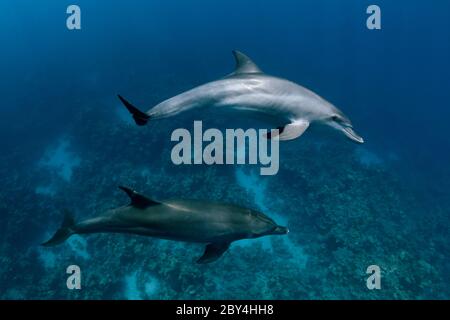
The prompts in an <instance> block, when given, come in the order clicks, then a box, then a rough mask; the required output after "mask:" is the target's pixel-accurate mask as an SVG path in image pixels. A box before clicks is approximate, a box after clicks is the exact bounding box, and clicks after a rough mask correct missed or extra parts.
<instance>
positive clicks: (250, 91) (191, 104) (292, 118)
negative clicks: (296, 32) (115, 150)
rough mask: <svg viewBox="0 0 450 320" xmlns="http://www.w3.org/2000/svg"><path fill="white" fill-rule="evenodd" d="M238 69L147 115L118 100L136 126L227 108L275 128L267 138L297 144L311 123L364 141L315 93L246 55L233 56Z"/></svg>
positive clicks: (234, 52)
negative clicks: (191, 112)
mask: <svg viewBox="0 0 450 320" xmlns="http://www.w3.org/2000/svg"><path fill="white" fill-rule="evenodd" d="M233 55H234V58H235V60H236V68H235V70H234V72H233V73H231V74H229V75H228V76H226V77H224V78H222V79H219V80H216V81H212V82H208V83H206V84H204V85H201V86H198V87H196V88H194V89H191V90H188V91H186V92H183V93H181V94H179V95H177V96H174V97H172V98H170V99H168V100H165V101H163V102H161V103H159V104H158V105H156V106H154V107H153V108H151V109H150V110H149V111H147V112H142V111H140V110H139V109H138V108H136V107H135V106H133V105H132V104H131V103H130V102H129V101H127V100H126V99H125V98H123V97H122V96H121V95H118V97H119V99H120V100H121V101H122V103H123V104H124V105H125V107H126V108H127V109H128V111H129V112H130V113H131V114H132V116H133V118H134V120H135V122H136V124H137V125H140V126H142V125H145V124H146V123H147V122H148V121H149V120H156V119H161V118H167V117H171V116H174V115H177V114H179V113H181V112H185V111H188V110H192V109H200V108H206V107H208V108H213V107H217V108H225V109H233V110H239V111H247V112H250V113H252V114H259V115H264V118H266V119H268V120H269V121H270V122H271V123H273V124H274V125H275V126H278V127H277V129H278V132H277V131H276V130H274V131H273V132H274V133H273V134H272V135H271V134H270V133H269V134H268V135H267V138H269V139H270V138H275V137H278V139H279V140H292V139H296V138H298V137H300V136H301V135H302V134H303V133H304V132H305V130H306V129H307V128H308V127H309V125H310V124H311V123H322V124H326V125H328V126H331V127H332V128H334V129H336V130H338V131H341V132H342V133H344V134H345V136H347V137H348V138H349V139H351V140H352V141H355V142H357V143H363V142H364V140H363V138H362V137H360V136H359V135H358V134H356V132H355V131H354V130H353V126H352V123H351V122H350V120H349V118H348V117H347V116H346V115H344V113H343V112H342V111H340V110H339V109H338V108H337V107H335V106H334V105H332V104H331V103H330V102H328V101H326V100H325V99H323V98H322V97H320V96H319V95H317V94H316V93H314V92H312V91H310V90H308V89H306V88H304V87H302V86H300V85H298V84H296V83H294V82H291V81H288V80H285V79H281V78H277V77H274V76H270V75H267V74H265V73H263V72H262V71H261V69H260V68H259V67H258V66H257V65H256V64H255V63H254V62H253V61H252V60H251V59H250V58H249V57H247V56H246V55H245V54H243V53H241V52H239V51H236V50H234V51H233Z"/></svg>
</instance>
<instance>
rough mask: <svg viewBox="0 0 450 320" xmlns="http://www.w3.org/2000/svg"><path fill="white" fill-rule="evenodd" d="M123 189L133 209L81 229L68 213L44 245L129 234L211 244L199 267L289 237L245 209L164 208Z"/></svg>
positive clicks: (195, 203)
mask: <svg viewBox="0 0 450 320" xmlns="http://www.w3.org/2000/svg"><path fill="white" fill-rule="evenodd" d="M120 188H121V189H122V190H123V191H125V192H126V193H127V194H128V196H129V197H130V199H131V203H130V204H129V205H127V206H123V207H119V208H115V209H112V210H109V211H107V212H106V213H105V214H103V215H101V216H98V217H95V218H91V219H88V220H85V221H81V222H79V223H75V221H74V219H73V218H72V217H71V215H70V214H69V213H68V212H66V214H65V217H64V221H63V223H62V225H61V228H60V229H59V230H58V231H56V233H55V234H54V236H53V237H52V238H51V239H50V240H48V241H46V242H45V243H43V244H42V245H43V246H53V245H57V244H60V243H62V242H64V241H65V240H66V239H68V238H69V237H70V236H71V235H73V234H90V233H129V234H138V235H144V236H150V237H156V238H161V239H168V240H177V241H186V242H198V243H206V244H207V245H206V248H205V252H204V254H203V255H202V256H201V257H200V258H199V259H198V260H197V262H198V263H209V262H213V261H215V260H217V259H218V258H220V257H221V256H222V254H224V253H225V251H226V250H227V249H228V248H229V246H230V244H231V242H233V241H236V240H241V239H251V238H258V237H262V236H266V235H282V234H287V233H288V229H287V228H286V227H282V226H279V225H277V224H276V223H275V222H274V221H273V220H272V219H270V218H269V217H267V216H266V215H264V214H262V213H260V212H257V211H254V210H250V209H246V208H243V207H239V206H235V205H229V204H221V203H214V202H206V201H199V200H167V201H164V202H158V201H155V200H152V199H150V198H148V197H146V196H144V195H141V194H139V193H137V192H136V191H134V190H132V189H130V188H127V187H120Z"/></svg>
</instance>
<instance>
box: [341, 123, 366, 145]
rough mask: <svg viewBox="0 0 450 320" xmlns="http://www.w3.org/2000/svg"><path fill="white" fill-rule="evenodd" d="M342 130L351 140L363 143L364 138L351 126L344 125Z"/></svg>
mask: <svg viewBox="0 0 450 320" xmlns="http://www.w3.org/2000/svg"><path fill="white" fill-rule="evenodd" d="M342 132H344V134H345V135H346V136H347V138H349V139H350V140H352V141H355V142H357V143H364V139H363V138H362V137H361V136H359V135H358V134H357V133H356V132H355V131H353V129H352V128H351V127H344V128H342Z"/></svg>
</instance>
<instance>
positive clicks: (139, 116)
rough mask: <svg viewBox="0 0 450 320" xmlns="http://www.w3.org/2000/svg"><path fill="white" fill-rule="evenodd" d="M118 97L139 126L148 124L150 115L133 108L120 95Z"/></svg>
mask: <svg viewBox="0 0 450 320" xmlns="http://www.w3.org/2000/svg"><path fill="white" fill-rule="evenodd" d="M117 96H118V97H119V99H120V101H122V103H123V105H124V106H125V107H126V108H127V109H128V111H129V112H130V113H131V114H132V115H133V119H134V121H135V122H136V124H137V125H138V126H143V125H146V124H147V122H148V120H149V119H150V116H149V115H148V114H146V113H145V112H142V111H141V110H139V109H138V108H136V107H135V106H133V105H132V104H131V103H130V102H128V101H127V100H126V99H125V98H124V97H122V96H121V95H120V94H118V95H117Z"/></svg>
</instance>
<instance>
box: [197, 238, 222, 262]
mask: <svg viewBox="0 0 450 320" xmlns="http://www.w3.org/2000/svg"><path fill="white" fill-rule="evenodd" d="M229 247H230V242H220V243H210V244H208V245H207V246H206V248H205V252H204V253H203V255H202V256H201V257H200V258H199V259H198V260H197V263H210V262H214V261H216V260H217V259H219V258H220V257H221V256H222V255H223V254H224V253H225V251H227V250H228V248H229Z"/></svg>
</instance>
